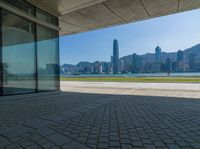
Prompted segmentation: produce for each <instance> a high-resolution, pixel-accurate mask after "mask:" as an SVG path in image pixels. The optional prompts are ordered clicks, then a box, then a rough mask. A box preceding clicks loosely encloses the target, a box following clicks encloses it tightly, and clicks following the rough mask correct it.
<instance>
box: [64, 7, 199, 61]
mask: <svg viewBox="0 0 200 149" xmlns="http://www.w3.org/2000/svg"><path fill="white" fill-rule="evenodd" d="M199 14H200V10H199V9H197V10H193V11H188V12H183V13H178V14H172V15H168V16H165V17H159V18H154V19H150V20H144V21H139V22H135V23H129V24H126V25H119V26H115V27H109V28H105V29H100V30H96V31H91V32H87V33H80V34H74V35H69V36H62V37H60V47H61V51H60V60H61V64H64V63H70V64H76V63H78V62H79V61H96V60H99V61H101V60H102V61H109V60H110V55H111V54H112V44H110V43H111V42H112V41H113V39H114V38H116V39H118V41H119V42H120V57H123V56H125V55H127V54H128V53H138V54H144V53H148V52H149V53H153V52H154V48H155V47H156V46H160V47H162V49H163V50H164V51H166V52H174V51H178V50H183V49H186V48H189V47H191V46H193V45H196V44H198V43H200V34H199V32H200V28H199V26H200V22H199V21H198V20H199V19H200V15H199ZM186 20H187V21H186ZM79 53H80V54H79ZM72 57H73V58H72Z"/></svg>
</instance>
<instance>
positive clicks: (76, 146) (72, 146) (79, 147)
mask: <svg viewBox="0 0 200 149" xmlns="http://www.w3.org/2000/svg"><path fill="white" fill-rule="evenodd" d="M62 148H63V149H91V148H89V147H87V146H86V145H83V144H80V143H78V142H74V141H73V142H70V143H68V144H65V145H64V146H62Z"/></svg>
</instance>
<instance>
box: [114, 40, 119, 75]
mask: <svg viewBox="0 0 200 149" xmlns="http://www.w3.org/2000/svg"><path fill="white" fill-rule="evenodd" d="M118 65H119V45H118V41H117V40H116V39H114V42H113V73H114V74H117V73H118V67H119V66H118Z"/></svg>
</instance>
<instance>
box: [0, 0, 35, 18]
mask: <svg viewBox="0 0 200 149" xmlns="http://www.w3.org/2000/svg"><path fill="white" fill-rule="evenodd" d="M3 1H4V2H5V3H7V4H9V5H12V6H14V7H16V8H18V9H20V10H22V11H24V12H26V13H28V14H30V15H34V14H35V8H34V6H32V5H30V4H29V3H27V2H26V1H24V0H3Z"/></svg>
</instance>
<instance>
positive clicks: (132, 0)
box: [28, 0, 200, 35]
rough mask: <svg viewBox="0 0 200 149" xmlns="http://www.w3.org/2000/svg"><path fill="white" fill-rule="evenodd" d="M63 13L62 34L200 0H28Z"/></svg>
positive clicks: (182, 7)
mask: <svg viewBox="0 0 200 149" xmlns="http://www.w3.org/2000/svg"><path fill="white" fill-rule="evenodd" d="M28 1H32V2H33V1H34V2H35V3H38V5H40V6H41V7H43V8H47V9H48V10H49V11H51V12H53V11H54V12H57V14H59V15H60V27H61V31H60V34H61V35H67V34H74V33H79V32H84V31H89V30H96V29H99V28H104V27H108V26H114V25H119V24H125V23H128V22H135V21H140V20H144V19H149V18H154V17H158V16H164V15H168V14H173V13H177V12H182V11H186V10H192V9H196V8H200V0H28Z"/></svg>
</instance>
